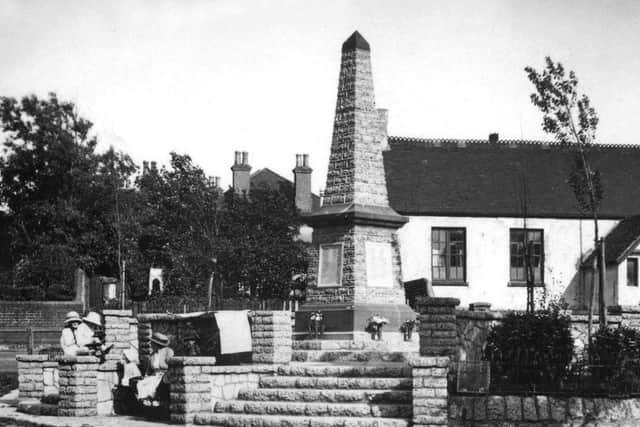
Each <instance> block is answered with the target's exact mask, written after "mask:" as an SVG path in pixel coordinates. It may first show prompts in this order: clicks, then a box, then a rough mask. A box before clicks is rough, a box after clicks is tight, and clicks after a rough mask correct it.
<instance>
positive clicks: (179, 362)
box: [167, 356, 278, 375]
mask: <svg viewBox="0 0 640 427" xmlns="http://www.w3.org/2000/svg"><path fill="white" fill-rule="evenodd" d="M167 363H168V365H169V366H209V369H207V373H208V374H213V375H215V374H221V375H224V374H247V373H255V374H260V373H270V372H274V371H275V370H277V369H278V365H269V364H244V365H216V358H215V357H198V356H179V357H172V358H171V359H169V361H168V362H167Z"/></svg>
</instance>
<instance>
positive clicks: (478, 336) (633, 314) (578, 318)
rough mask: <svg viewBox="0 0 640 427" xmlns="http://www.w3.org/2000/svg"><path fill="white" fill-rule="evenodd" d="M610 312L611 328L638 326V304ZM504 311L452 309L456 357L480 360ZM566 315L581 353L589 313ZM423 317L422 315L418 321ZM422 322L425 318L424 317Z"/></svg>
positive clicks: (594, 326) (595, 324)
mask: <svg viewBox="0 0 640 427" xmlns="http://www.w3.org/2000/svg"><path fill="white" fill-rule="evenodd" d="M609 312H610V314H609V316H607V321H608V324H609V326H610V327H618V326H626V327H630V328H634V329H640V306H616V307H610V308H609ZM506 313H507V312H506V311H491V310H484V309H481V310H475V309H469V310H465V309H457V310H455V316H456V320H455V322H456V330H457V339H458V344H457V345H458V348H457V349H456V352H455V355H456V360H459V361H464V360H480V359H481V357H482V353H483V351H484V346H485V343H486V341H487V336H488V335H489V330H490V329H491V327H492V326H493V325H495V324H497V323H499V322H501V321H502V319H503V318H504V316H505V314H506ZM566 314H567V315H568V316H569V317H570V318H571V335H572V337H573V340H574V351H575V353H576V355H577V356H581V355H582V353H583V351H584V348H585V346H586V344H587V341H588V338H587V337H588V334H587V330H588V327H589V322H588V316H587V314H585V313H584V312H581V311H573V312H572V311H570V310H568V311H567V312H566ZM423 318H424V316H423ZM423 318H421V321H422V320H423ZM425 321H428V320H426V319H425ZM598 328H599V324H598V316H597V315H595V314H594V316H593V320H592V326H591V330H592V332H596V331H597V330H598Z"/></svg>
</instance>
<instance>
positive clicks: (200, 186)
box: [137, 153, 306, 298]
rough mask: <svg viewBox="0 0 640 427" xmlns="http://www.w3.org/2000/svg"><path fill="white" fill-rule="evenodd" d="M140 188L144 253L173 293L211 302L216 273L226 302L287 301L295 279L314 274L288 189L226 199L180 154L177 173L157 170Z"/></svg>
mask: <svg viewBox="0 0 640 427" xmlns="http://www.w3.org/2000/svg"><path fill="white" fill-rule="evenodd" d="M137 185H138V187H139V189H140V199H141V201H142V205H143V206H142V207H141V209H140V212H141V213H142V214H141V215H142V219H141V220H140V223H141V227H142V232H141V235H140V240H139V247H140V251H141V253H142V256H143V258H144V259H145V260H146V263H147V265H148V266H157V267H164V268H165V270H166V273H167V279H168V280H167V284H166V294H168V295H174V296H200V297H204V296H205V295H206V294H207V293H208V289H209V285H210V283H211V282H212V280H213V276H212V274H214V273H215V274H216V278H217V279H218V281H217V282H218V283H219V282H221V285H220V286H217V287H216V291H217V294H218V295H217V297H218V298H219V297H221V296H224V297H233V296H241V295H244V296H252V297H257V298H271V297H276V298H277V297H285V296H287V295H288V293H289V290H290V286H291V285H292V277H293V275H294V274H296V273H300V272H303V271H304V270H305V269H306V266H305V264H304V260H305V252H304V248H303V246H302V244H301V243H300V242H298V241H296V239H295V237H296V235H297V232H298V227H299V225H300V218H299V215H298V213H297V211H296V208H295V204H294V201H293V197H292V196H293V195H292V193H291V192H290V191H289V190H288V189H286V188H283V189H281V190H280V191H278V190H271V189H268V188H252V190H251V193H250V195H249V197H246V196H244V195H237V194H235V193H234V192H233V191H231V190H229V191H228V192H227V193H226V194H222V192H221V190H220V189H219V188H216V187H215V186H214V185H213V182H212V180H211V179H209V178H208V177H207V176H206V175H205V173H204V172H203V171H202V169H201V168H199V167H198V166H196V165H194V164H193V162H192V159H191V158H190V157H189V156H187V155H179V154H176V153H172V154H171V164H170V167H169V168H162V169H160V170H158V169H155V168H151V169H149V170H148V171H147V172H146V173H144V174H143V175H142V176H140V177H139V179H138V181H137ZM221 294H222V295H221Z"/></svg>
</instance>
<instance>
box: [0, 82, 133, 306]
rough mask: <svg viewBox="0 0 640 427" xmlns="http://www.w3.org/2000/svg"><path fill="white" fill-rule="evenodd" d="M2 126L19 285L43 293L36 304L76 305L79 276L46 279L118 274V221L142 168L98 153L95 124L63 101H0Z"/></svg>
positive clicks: (0, 191)
mask: <svg viewBox="0 0 640 427" xmlns="http://www.w3.org/2000/svg"><path fill="white" fill-rule="evenodd" d="M0 125H1V129H2V131H3V137H4V150H3V156H2V158H1V159H0V175H1V177H2V187H1V188H0V201H1V202H2V203H3V204H5V206H6V207H7V208H8V216H9V221H10V223H11V227H10V236H11V242H12V256H13V258H14V259H13V262H14V265H15V266H16V272H17V273H18V274H17V277H16V278H17V279H18V282H19V283H23V284H27V283H31V284H32V285H38V286H37V288H38V289H40V290H41V291H42V292H41V294H40V295H35V296H36V297H46V298H58V297H60V298H68V297H69V296H70V295H69V294H70V293H72V289H71V291H69V287H70V286H71V285H72V281H73V275H67V273H65V272H60V274H59V276H58V277H54V275H47V274H45V273H46V271H53V270H56V269H59V268H61V266H66V267H65V270H68V269H73V268H75V267H82V268H84V269H85V270H86V271H88V272H90V273H91V272H94V271H98V272H102V273H109V272H112V271H110V270H111V269H112V268H113V266H116V265H117V264H116V263H115V262H114V260H115V258H116V253H115V252H114V251H113V250H112V248H113V247H115V245H114V239H113V238H112V237H113V233H112V231H111V230H112V228H113V226H112V224H113V220H112V217H111V215H110V213H111V212H112V211H113V201H114V200H115V195H116V194H117V192H118V191H120V190H121V188H122V187H123V183H124V182H125V181H127V180H128V179H129V177H130V176H131V174H132V173H133V172H134V171H135V166H134V164H133V162H132V161H131V159H129V157H128V156H126V155H124V154H122V153H117V152H115V151H114V150H109V151H108V152H106V153H98V152H96V143H97V140H96V137H95V136H93V135H92V134H91V132H90V131H91V127H92V123H91V122H90V121H88V120H86V119H84V118H82V117H80V116H79V115H78V114H77V111H76V109H75V106H74V105H73V104H72V103H70V102H64V101H59V100H58V98H57V96H56V95H55V94H50V95H49V96H48V98H46V99H39V98H37V97H36V96H34V95H31V96H26V97H24V98H22V99H21V100H20V101H18V100H16V99H14V98H8V97H2V98H0ZM47 263H48V264H47ZM67 276H68V277H67ZM61 282H65V283H61ZM54 289H57V290H55V291H54Z"/></svg>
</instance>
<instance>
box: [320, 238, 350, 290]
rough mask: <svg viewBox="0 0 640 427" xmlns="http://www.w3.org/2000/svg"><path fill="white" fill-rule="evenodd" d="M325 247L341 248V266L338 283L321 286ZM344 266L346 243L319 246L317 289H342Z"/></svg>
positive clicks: (339, 267) (339, 266)
mask: <svg viewBox="0 0 640 427" xmlns="http://www.w3.org/2000/svg"><path fill="white" fill-rule="evenodd" d="M325 246H338V247H340V264H339V265H338V283H329V284H321V283H320V279H321V278H322V248H323V247H325ZM343 264H344V242H334V243H321V244H320V245H319V246H318V280H317V283H316V285H317V287H318V288H339V287H342V270H343Z"/></svg>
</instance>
